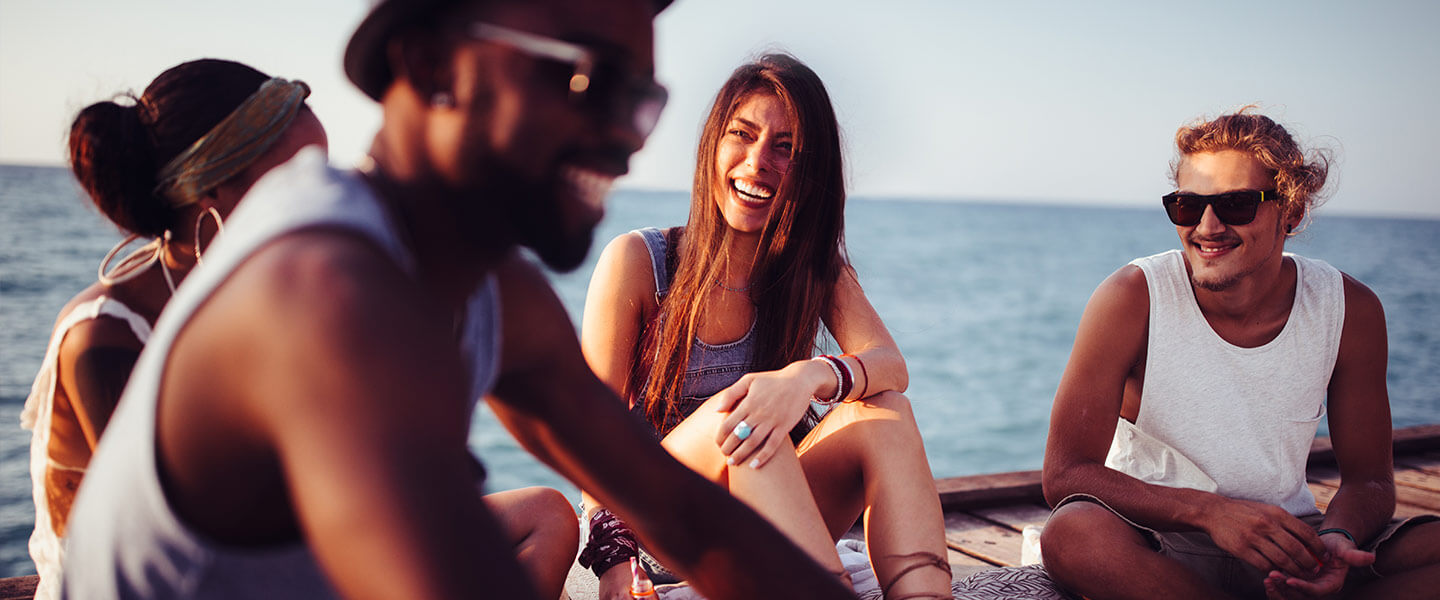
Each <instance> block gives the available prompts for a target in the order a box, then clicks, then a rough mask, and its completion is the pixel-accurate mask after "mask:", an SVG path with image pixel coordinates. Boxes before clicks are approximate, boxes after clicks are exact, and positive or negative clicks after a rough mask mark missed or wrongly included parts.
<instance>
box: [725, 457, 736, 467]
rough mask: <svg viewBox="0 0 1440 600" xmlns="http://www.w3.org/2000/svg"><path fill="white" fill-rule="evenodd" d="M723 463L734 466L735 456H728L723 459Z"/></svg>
mask: <svg viewBox="0 0 1440 600" xmlns="http://www.w3.org/2000/svg"><path fill="white" fill-rule="evenodd" d="M725 464H727V465H730V466H732V467H733V466H735V457H733V456H732V457H730V458H727V459H725Z"/></svg>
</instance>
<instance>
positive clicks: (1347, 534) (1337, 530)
mask: <svg viewBox="0 0 1440 600" xmlns="http://www.w3.org/2000/svg"><path fill="white" fill-rule="evenodd" d="M1327 533H1338V534H1340V535H1343V536H1345V537H1346V538H1347V539H1349V540H1350V543H1351V544H1354V545H1355V547H1356V548H1359V547H1360V542H1357V541H1355V536H1353V535H1350V532H1349V531H1346V530H1344V529H1342V528H1340V527H1331V528H1329V529H1321V530H1320V531H1317V532H1315V537H1320V536H1322V535H1325V534H1327Z"/></svg>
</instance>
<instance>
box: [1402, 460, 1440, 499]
mask: <svg viewBox="0 0 1440 600" xmlns="http://www.w3.org/2000/svg"><path fill="white" fill-rule="evenodd" d="M1395 485H1403V486H1409V487H1412V488H1417V489H1422V490H1430V491H1432V492H1440V474H1437V473H1428V472H1426V471H1423V470H1421V469H1420V468H1418V467H1416V466H1414V463H1412V462H1410V461H1408V460H1404V461H1396V462H1395Z"/></svg>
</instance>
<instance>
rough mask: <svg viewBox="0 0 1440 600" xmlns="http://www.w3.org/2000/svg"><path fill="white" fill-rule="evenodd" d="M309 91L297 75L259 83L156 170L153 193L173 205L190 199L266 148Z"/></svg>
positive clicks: (293, 114) (246, 164) (203, 193)
mask: <svg viewBox="0 0 1440 600" xmlns="http://www.w3.org/2000/svg"><path fill="white" fill-rule="evenodd" d="M309 95H310V86H307V85H305V82H303V81H287V80H284V79H280V78H278V77H276V78H273V79H271V80H269V81H266V82H265V83H263V84H260V89H258V90H255V93H253V94H251V95H250V97H249V98H246V99H245V101H244V102H242V103H240V106H239V107H238V108H236V109H235V111H234V112H232V113H230V114H229V115H228V116H226V117H225V119H224V120H222V121H220V123H219V124H218V125H216V126H215V128H214V129H211V130H210V131H209V132H208V133H206V134H205V135H203V136H201V137H200V139H198V140H195V143H194V144H191V145H190V147H189V148H186V149H185V151H184V152H181V153H180V154H178V155H176V156H175V158H174V159H172V160H171V161H170V162H169V163H168V164H166V165H165V168H163V169H161V170H160V183H159V185H157V186H155V193H157V194H160V195H163V196H165V197H166V198H169V199H170V201H171V202H172V203H174V205H175V206H177V207H178V206H186V205H189V204H194V203H195V202H196V201H197V200H199V199H200V197H201V196H204V195H205V192H208V191H210V190H213V189H215V186H217V185H220V184H221V183H224V182H225V181H226V180H229V179H230V178H232V177H234V176H236V175H238V174H240V172H241V171H244V170H245V168H246V167H249V166H250V164H251V163H253V162H255V159H257V158H259V157H260V155H261V154H264V153H265V151H266V150H269V149H270V146H271V145H273V144H274V143H275V140H277V139H279V138H280V134H282V133H285V129H286V128H287V127H289V126H290V122H291V121H293V120H295V115H296V114H297V113H298V112H300V107H302V106H304V104H305V98H306V97H308V96H309Z"/></svg>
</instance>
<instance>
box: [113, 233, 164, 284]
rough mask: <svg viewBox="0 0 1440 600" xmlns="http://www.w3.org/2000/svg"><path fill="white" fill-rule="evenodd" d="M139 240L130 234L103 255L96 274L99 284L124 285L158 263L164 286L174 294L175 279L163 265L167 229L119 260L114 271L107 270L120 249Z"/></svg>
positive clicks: (135, 235) (138, 237)
mask: <svg viewBox="0 0 1440 600" xmlns="http://www.w3.org/2000/svg"><path fill="white" fill-rule="evenodd" d="M139 239H143V238H141V237H140V236H139V235H137V234H130V235H129V236H126V238H125V239H123V240H120V243H118V244H115V247H113V248H111V249H110V251H109V252H107V253H105V258H102V259H100V270H99V274H98V275H99V280H100V283H102V284H104V285H107V286H114V285H119V284H122V283H125V282H127V281H130V280H131V279H134V278H136V277H138V276H139V275H140V274H141V273H143V272H144V271H145V269H148V268H149V267H150V265H153V264H156V263H159V264H160V272H161V273H162V274H164V275H165V284H166V285H167V286H169V287H170V293H172V294H173V293H175V279H174V278H173V277H171V276H170V267H169V266H167V265H166V264H165V250H166V248H167V247H168V246H169V245H170V230H169V229H166V230H165V233H163V234H161V236H160V237H157V238H155V239H153V240H150V242H149V243H146V244H145V245H144V246H141V247H139V248H136V249H135V251H134V252H131V253H130V254H128V255H126V256H125V258H122V259H120V264H117V265H115V268H114V269H110V268H109V267H110V261H113V260H115V257H116V256H117V255H119V254H120V251H121V250H122V249H124V248H125V247H126V246H128V245H130V243H131V242H134V241H136V240H139Z"/></svg>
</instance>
